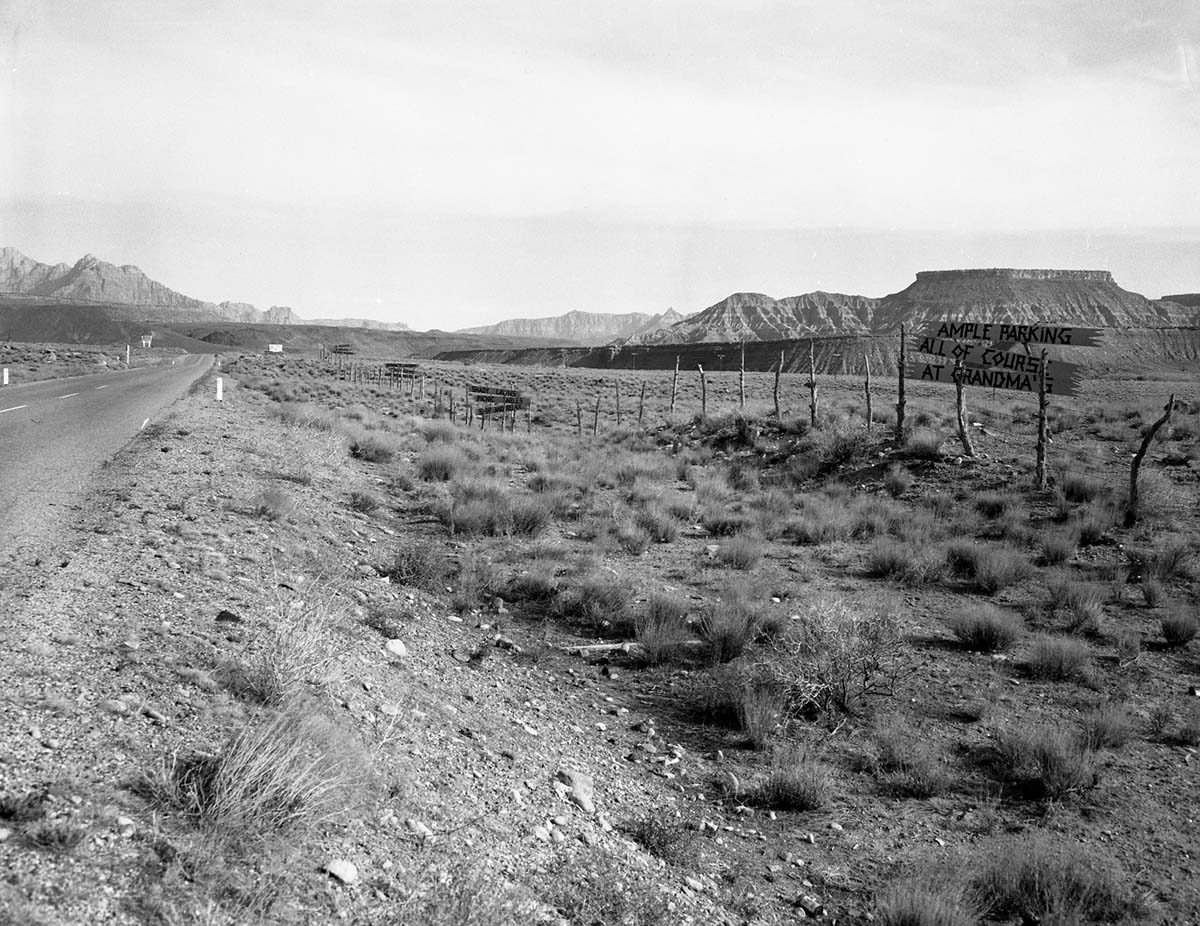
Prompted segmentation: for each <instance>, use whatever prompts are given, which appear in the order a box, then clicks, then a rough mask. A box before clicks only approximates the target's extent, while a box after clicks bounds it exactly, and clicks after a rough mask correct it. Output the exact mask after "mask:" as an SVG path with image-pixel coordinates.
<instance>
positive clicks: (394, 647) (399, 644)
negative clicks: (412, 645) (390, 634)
mask: <svg viewBox="0 0 1200 926" xmlns="http://www.w3.org/2000/svg"><path fill="white" fill-rule="evenodd" d="M384 649H386V650H387V651H388V652H389V653H391V654H392V655H393V656H396V657H399V658H400V659H403V658H404V657H405V656H407V655H408V647H407V646H405V645H404V641H403V640H388V641H387V643H385V644H384Z"/></svg>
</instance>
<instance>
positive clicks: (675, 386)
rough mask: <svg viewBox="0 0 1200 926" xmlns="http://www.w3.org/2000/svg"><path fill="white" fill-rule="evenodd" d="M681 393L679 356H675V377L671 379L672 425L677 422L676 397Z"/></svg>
mask: <svg viewBox="0 0 1200 926" xmlns="http://www.w3.org/2000/svg"><path fill="white" fill-rule="evenodd" d="M678 393H679V355H678V354H676V355H675V375H674V376H672V377H671V412H670V417H671V421H672V423H674V421H675V396H676V395H677V394H678Z"/></svg>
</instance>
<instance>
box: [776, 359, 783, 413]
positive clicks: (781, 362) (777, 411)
mask: <svg viewBox="0 0 1200 926" xmlns="http://www.w3.org/2000/svg"><path fill="white" fill-rule="evenodd" d="M781 373H783V351H780V352H779V366H777V367H776V368H775V420H776V421H782V420H783V418H782V416H781V415H780V412H779V376H780V374H781Z"/></svg>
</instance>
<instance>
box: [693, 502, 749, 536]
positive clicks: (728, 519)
mask: <svg viewBox="0 0 1200 926" xmlns="http://www.w3.org/2000/svg"><path fill="white" fill-rule="evenodd" d="M753 524H754V521H753V519H752V518H751V517H750V516H749V515H747V514H743V513H742V512H740V511H729V510H728V509H724V508H719V509H716V508H710V509H707V510H706V511H704V512H703V514H701V516H700V526H701V527H703V528H704V529H705V530H706V531H708V532H709V533H710V534H715V535H716V536H718V537H732V536H733V535H734V534H740V533H742V532H744V531H747V530H749V529H750V528H751V527H752V526H753Z"/></svg>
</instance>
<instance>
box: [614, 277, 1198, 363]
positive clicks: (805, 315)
mask: <svg viewBox="0 0 1200 926" xmlns="http://www.w3.org/2000/svg"><path fill="white" fill-rule="evenodd" d="M1175 299H1178V300H1181V301H1175ZM1175 299H1172V298H1171V297H1165V298H1163V299H1157V300H1151V299H1147V298H1146V297H1145V296H1140V295H1138V294H1137V293H1132V292H1129V291H1128V290H1125V289H1122V288H1121V287H1119V286H1118V285H1117V284H1116V283H1115V282H1113V278H1112V274H1111V273H1109V272H1108V271H1106V270H1008V269H987V270H929V271H922V272H920V273H918V274H917V278H916V280H915V281H914V282H913V283H912V284H911V285H910V286H908V287H907V288H905V289H903V290H901V291H900V292H898V293H893V294H892V295H890V296H884V297H882V298H879V299H875V298H871V297H868V296H849V295H844V294H842V293H824V292H816V293H806V294H805V295H802V296H790V297H788V298H786V299H772V298H771V297H770V296H764V295H763V294H761V293H734V294H733V295H731V296H728V297H726V298H725V299H722V300H721V301H720V302H718V303H717V304H716V305H712V306H709V307H708V308H707V309H705V310H704V311H702V312H699V313H697V314H695V315H693V316H691V317H690V318H687V319H684V320H683V321H680V322H677V323H675V324H674V325H671V326H670V327H669V328H662V329H660V330H657V331H652V332H648V333H645V334H640V335H634V336H632V337H629V338H628V339H626V341H625V343H627V344H647V345H649V344H695V343H704V342H714V341H724V342H732V341H742V340H745V341H770V340H777V339H785V338H804V337H812V336H819V335H842V334H868V333H871V334H887V333H892V332H896V331H899V330H900V325H901V324H905V325H907V326H909V328H910V329H916V328H920V327H924V326H927V325H929V324H930V323H931V322H938V321H943V320H947V319H968V318H970V319H977V320H986V321H993V322H1002V323H1012V324H1032V323H1037V322H1041V323H1047V324H1060V325H1065V324H1073V325H1084V326H1094V327H1115V328H1161V327H1192V326H1196V325H1200V299H1196V297H1193V296H1187V297H1183V296H1180V297H1175ZM1183 300H1186V301H1183ZM1192 300H1196V301H1194V302H1193V301H1192Z"/></svg>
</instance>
